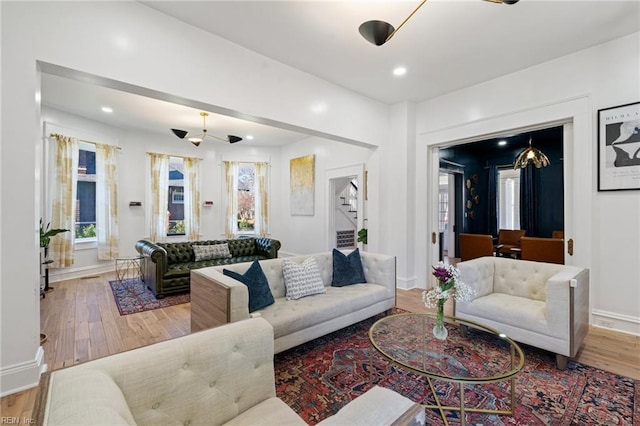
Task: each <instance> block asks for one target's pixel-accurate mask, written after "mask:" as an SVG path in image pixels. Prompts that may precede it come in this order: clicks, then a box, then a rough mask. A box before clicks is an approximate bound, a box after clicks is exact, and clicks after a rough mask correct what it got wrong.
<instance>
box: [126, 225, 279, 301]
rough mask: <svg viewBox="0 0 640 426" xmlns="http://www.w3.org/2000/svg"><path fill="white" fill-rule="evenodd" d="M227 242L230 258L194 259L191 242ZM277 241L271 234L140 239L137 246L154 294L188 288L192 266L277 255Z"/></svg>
mask: <svg viewBox="0 0 640 426" xmlns="http://www.w3.org/2000/svg"><path fill="white" fill-rule="evenodd" d="M224 243H227V244H229V251H230V252H231V257H230V258H221V259H210V260H200V261H196V260H195V254H194V252H193V247H192V246H193V245H195V244H197V245H212V244H224ZM280 246H281V244H280V241H278V240H273V239H271V238H242V239H236V240H208V241H187V242H176V243H157V244H156V243H152V242H149V241H146V240H140V241H138V242H137V243H136V250H137V251H138V253H140V255H142V256H143V260H142V263H143V264H142V269H143V271H144V282H145V284H146V285H147V287H149V289H151V291H153V293H154V294H155V296H156V297H157V298H161V297H164V296H165V295H167V294H172V293H179V292H184V291H189V288H190V272H191V270H192V269H198V268H206V267H209V266H217V265H231V264H234V263H243V262H253V261H254V260H256V259H258V260H259V259H271V258H276V257H278V250H280Z"/></svg>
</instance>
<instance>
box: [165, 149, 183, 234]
mask: <svg viewBox="0 0 640 426" xmlns="http://www.w3.org/2000/svg"><path fill="white" fill-rule="evenodd" d="M167 190H168V191H169V197H168V205H167V214H168V215H169V217H168V220H167V223H168V226H167V235H185V226H184V161H183V159H182V158H181V157H170V158H169V187H168V188H167Z"/></svg>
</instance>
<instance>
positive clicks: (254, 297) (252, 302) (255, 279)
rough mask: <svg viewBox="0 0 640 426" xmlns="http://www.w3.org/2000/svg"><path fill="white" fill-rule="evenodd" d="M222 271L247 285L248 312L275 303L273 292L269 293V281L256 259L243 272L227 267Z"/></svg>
mask: <svg viewBox="0 0 640 426" xmlns="http://www.w3.org/2000/svg"><path fill="white" fill-rule="evenodd" d="M222 273H223V274H224V275H226V276H228V277H231V278H233V279H236V280H238V281H240V282H241V283H243V284H244V285H246V286H247V287H248V289H249V313H251V312H253V311H257V310H259V309H262V308H266V307H267V306H269V305H273V304H274V303H275V300H274V299H273V294H271V289H270V288H269V281H267V277H266V276H265V275H264V272H263V271H262V267H261V266H260V263H258V261H257V260H254V261H253V263H252V264H251V266H250V267H249V269H247V270H246V272H245V273H244V274H239V273H237V272H234V271H230V270H228V269H223V270H222Z"/></svg>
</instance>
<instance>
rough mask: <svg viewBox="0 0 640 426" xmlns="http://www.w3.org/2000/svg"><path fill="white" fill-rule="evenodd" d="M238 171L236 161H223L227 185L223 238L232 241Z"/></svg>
mask: <svg viewBox="0 0 640 426" xmlns="http://www.w3.org/2000/svg"><path fill="white" fill-rule="evenodd" d="M238 169H239V164H238V162H237V161H225V162H224V172H225V178H226V179H225V181H226V184H227V215H226V219H227V220H226V221H225V222H226V226H225V237H226V238H227V239H233V238H235V237H236V231H237V229H238V218H237V215H236V205H237V204H238Z"/></svg>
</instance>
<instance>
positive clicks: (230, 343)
mask: <svg viewBox="0 0 640 426" xmlns="http://www.w3.org/2000/svg"><path fill="white" fill-rule="evenodd" d="M35 414H36V423H37V424H39V425H51V426H53V425H61V426H69V425H82V426H91V425H109V426H116V425H136V424H137V425H153V426H157V425H175V426H178V425H193V426H197V425H207V426H214V425H269V426H272V425H304V424H305V423H304V422H303V421H302V419H301V418H300V417H299V416H298V415H297V414H296V413H295V412H294V411H293V410H292V409H291V408H290V407H289V406H288V405H286V404H285V403H284V402H283V401H282V400H280V399H279V398H277V397H276V391H275V381H274V365H273V329H272V327H271V326H270V325H269V323H267V322H266V321H264V320H262V319H260V318H254V319H250V320H247V321H240V322H238V323H235V324H229V325H227V326H224V327H218V328H216V329H212V330H206V331H203V332H200V333H194V334H190V335H187V336H184V337H179V338H176V339H172V340H168V341H165V342H160V343H156V344H153V345H150V346H146V347H143V348H139V349H135V350H132V351H128V352H123V353H120V354H116V355H112V356H108V357H105V358H101V359H97V360H94V361H90V362H86V363H83V364H78V365H75V366H72V367H68V368H64V369H61V370H56V371H53V372H51V373H47V374H45V375H44V376H43V377H42V379H41V384H40V389H39V394H38V399H37V401H36V407H35ZM420 421H422V422H424V410H423V409H421V407H420V406H419V405H417V404H415V403H413V402H412V401H411V400H409V399H407V398H405V397H403V396H401V395H399V394H397V393H395V392H393V391H391V390H388V389H384V388H380V387H373V388H371V389H370V390H369V391H367V392H365V393H364V394H363V395H361V396H360V397H359V398H356V399H355V400H353V401H351V402H350V403H349V404H347V405H346V406H345V407H343V408H342V409H341V410H340V411H339V412H338V413H337V414H336V415H334V416H333V417H329V418H328V419H325V420H324V423H323V424H325V425H340V424H342V425H346V424H363V425H364V424H367V425H372V424H419V423H420ZM378 422H382V423H378Z"/></svg>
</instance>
